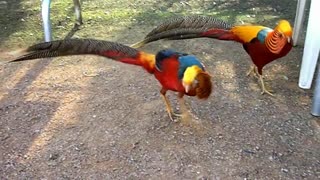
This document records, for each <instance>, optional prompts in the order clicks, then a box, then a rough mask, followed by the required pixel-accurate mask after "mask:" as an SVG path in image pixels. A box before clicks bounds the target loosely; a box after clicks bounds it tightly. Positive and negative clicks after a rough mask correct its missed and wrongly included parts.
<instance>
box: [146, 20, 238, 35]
mask: <svg viewBox="0 0 320 180" xmlns="http://www.w3.org/2000/svg"><path fill="white" fill-rule="evenodd" d="M231 27H232V25H231V24H228V23H226V22H225V21H222V20H219V19H216V18H213V17H209V16H182V17H175V18H171V19H168V20H167V21H165V22H164V23H162V24H160V25H159V26H157V27H156V28H154V29H153V30H152V31H151V32H150V33H149V34H148V35H147V36H146V37H150V36H154V35H156V34H159V33H162V32H165V31H169V30H173V29H203V30H205V29H212V28H218V29H230V28H231Z"/></svg>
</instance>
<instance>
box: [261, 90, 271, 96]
mask: <svg viewBox="0 0 320 180" xmlns="http://www.w3.org/2000/svg"><path fill="white" fill-rule="evenodd" d="M264 93H266V94H269V95H270V96H274V94H272V93H271V92H270V91H268V90H266V89H264V90H262V92H261V95H262V94H264Z"/></svg>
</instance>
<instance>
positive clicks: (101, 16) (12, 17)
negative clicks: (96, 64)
mask: <svg viewBox="0 0 320 180" xmlns="http://www.w3.org/2000/svg"><path fill="white" fill-rule="evenodd" d="M7 2H8V7H7V8H5V9H0V23H1V24H2V25H3V26H1V27H0V48H6V49H8V48H15V47H19V46H26V45H30V44H33V43H36V42H40V41H43V30H42V21H41V12H40V11H41V8H40V1H38V0H12V1H7ZM215 2H216V3H215ZM240 2H247V3H239V1H236V0H221V1H206V0H203V1H199V0H190V1H174V0H169V1H153V0H144V1H142V0H140V1H135V0H119V1H111V0H83V3H82V10H83V12H82V15H83V21H84V26H83V27H82V30H80V31H78V32H77V33H76V36H78V37H91V38H93V37H96V38H107V37H113V36H121V35H122V34H123V33H124V32H125V33H137V32H130V27H133V26H134V27H141V28H148V29H144V30H145V31H148V30H151V28H152V27H154V26H155V25H157V24H158V23H160V22H162V21H163V20H164V19H165V18H168V17H173V16H177V15H192V14H201V15H209V16H216V17H218V18H220V19H223V20H227V21H229V22H231V23H241V22H247V23H262V24H264V25H268V26H274V25H275V23H276V21H277V20H278V19H282V18H285V19H289V20H290V21H291V22H293V20H294V13H295V6H296V1H291V0H283V1H279V2H278V1H272V0H261V1H258V0H256V1H253V0H249V1H240ZM283 4H286V5H285V6H284V5H283ZM279 7H285V9H281V8H279ZM74 23H75V16H74V10H73V2H72V0H59V1H52V3H51V26H52V32H53V39H61V38H64V37H65V36H66V35H67V34H68V32H69V31H70V30H71V29H72V27H73V25H74Z"/></svg>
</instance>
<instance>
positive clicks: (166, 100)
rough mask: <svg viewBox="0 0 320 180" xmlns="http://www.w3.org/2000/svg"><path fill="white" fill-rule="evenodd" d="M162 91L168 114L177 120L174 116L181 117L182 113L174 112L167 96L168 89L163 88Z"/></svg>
mask: <svg viewBox="0 0 320 180" xmlns="http://www.w3.org/2000/svg"><path fill="white" fill-rule="evenodd" d="M160 92H161V96H162V98H163V100H164V102H165V104H166V109H167V112H168V115H169V117H170V119H171V120H172V121H174V122H175V120H174V117H177V116H178V117H179V116H181V115H180V114H175V113H174V112H173V110H172V108H171V105H170V102H169V100H168V98H167V96H166V92H167V90H165V89H161V91H160Z"/></svg>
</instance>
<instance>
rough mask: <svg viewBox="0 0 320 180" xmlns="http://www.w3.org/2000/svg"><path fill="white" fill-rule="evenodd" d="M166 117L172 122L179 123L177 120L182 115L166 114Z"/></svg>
mask: <svg viewBox="0 0 320 180" xmlns="http://www.w3.org/2000/svg"><path fill="white" fill-rule="evenodd" d="M168 115H169V117H170V120H171V121H172V122H179V118H180V117H182V114H176V113H174V112H168Z"/></svg>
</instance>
